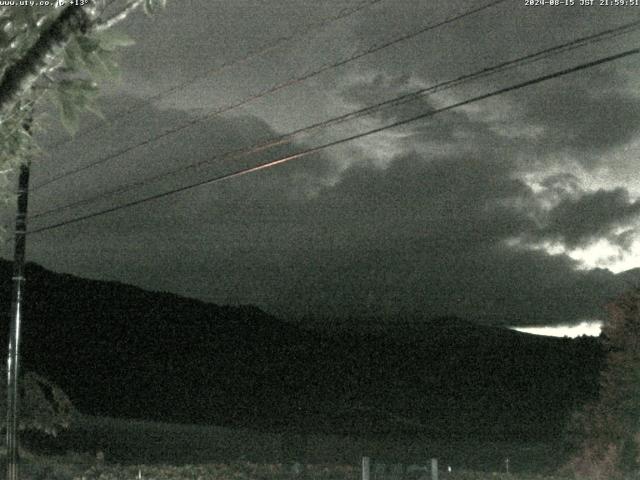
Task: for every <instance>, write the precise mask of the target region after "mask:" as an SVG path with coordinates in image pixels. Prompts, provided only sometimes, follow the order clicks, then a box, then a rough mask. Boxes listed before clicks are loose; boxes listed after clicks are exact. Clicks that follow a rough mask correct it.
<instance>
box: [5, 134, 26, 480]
mask: <svg viewBox="0 0 640 480" xmlns="http://www.w3.org/2000/svg"><path fill="white" fill-rule="evenodd" d="M25 129H26V130H29V125H28V124H27V125H25ZM29 167H30V161H29V160H27V161H26V162H25V163H23V164H22V165H20V177H19V180H18V205H17V212H16V229H15V245H14V254H13V277H12V282H13V297H12V301H11V326H10V330H9V350H8V352H7V477H6V478H7V480H18V479H19V469H18V466H19V461H20V459H19V454H18V427H19V423H18V374H19V360H20V356H19V346H20V323H21V321H22V294H23V288H24V280H25V278H24V257H25V251H26V240H27V239H26V237H27V200H28V195H29Z"/></svg>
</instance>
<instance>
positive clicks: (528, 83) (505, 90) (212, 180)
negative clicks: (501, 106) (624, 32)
mask: <svg viewBox="0 0 640 480" xmlns="http://www.w3.org/2000/svg"><path fill="white" fill-rule="evenodd" d="M638 53H640V48H634V49H631V50H626V51H624V52H621V53H618V54H615V55H610V56H607V57H604V58H599V59H598V60H593V61H590V62H587V63H582V64H580V65H577V66H574V67H571V68H566V69H564V70H559V71H556V72H554V73H550V74H547V75H543V76H539V77H536V78H534V79H532V80H527V81H524V82H520V83H517V84H514V85H510V86H508V87H503V88H500V89H497V90H494V91H492V92H489V93H484V94H482V95H477V96H475V97H472V98H470V99H467V100H463V101H460V102H456V103H453V104H451V105H448V106H446V107H442V108H438V109H434V110H430V111H428V112H423V113H421V114H419V115H415V116H413V117H411V118H407V119H403V120H399V121H397V122H394V123H391V124H389V125H385V126H383V127H378V128H374V129H371V130H368V131H366V132H363V133H358V134H356V135H351V136H349V137H345V138H342V139H340V140H334V141H332V142H328V143H325V144H323V145H319V146H316V147H312V148H308V149H306V150H303V151H300V152H298V153H294V154H291V155H287V156H285V157H281V158H278V159H275V160H270V161H267V162H264V163H261V164H258V165H255V166H253V167H250V168H243V169H240V170H237V171H235V172H231V173H227V174H224V175H219V176H216V177H212V178H208V179H206V180H201V181H199V182H196V183H192V184H189V185H186V186H182V187H179V188H174V189H171V190H167V191H165V192H161V193H157V194H154V195H151V196H148V197H144V198H141V199H137V200H133V201H130V202H127V203H124V204H121V205H117V206H113V207H109V208H106V209H103V210H100V211H97V212H93V213H89V214H86V215H81V216H78V217H74V218H71V219H67V220H64V221H61V222H57V223H54V224H51V225H47V226H44V227H41V228H38V229H35V230H30V231H29V232H28V233H29V234H36V233H41V232H45V231H49V230H53V229H56V228H60V227H63V226H66V225H71V224H73V223H77V222H80V221H83V220H88V219H90V218H96V217H99V216H102V215H106V214H108V213H112V212H116V211H118V210H123V209H126V208H130V207H133V206H136V205H140V204H143V203H147V202H151V201H153V200H158V199H161V198H164V197H168V196H170V195H174V194H177V193H180V192H184V191H187V190H191V189H193V188H196V187H200V186H203V185H210V184H214V183H218V182H221V181H224V180H230V179H232V178H236V177H240V176H242V175H246V174H249V173H254V172H257V171H260V170H264V169H267V168H271V167H274V166H277V165H282V164H284V163H287V162H290V161H293V160H298V159H300V158H303V157H307V156H309V155H311V154H314V153H318V152H320V151H322V150H325V149H327V148H330V147H334V146H337V145H340V144H343V143H347V142H351V141H353V140H358V139H361V138H365V137H368V136H370V135H374V134H376V133H380V132H382V131H385V130H389V129H392V128H396V127H399V126H402V125H407V124H409V123H412V122H415V121H417V120H421V119H424V118H428V117H432V116H434V115H436V114H438V113H442V112H446V111H449V110H452V109H454V108H458V107H462V106H464V105H468V104H470V103H475V102H479V101H481V100H485V99H488V98H491V97H495V96H498V95H502V94H505V93H508V92H512V91H515V90H519V89H522V88H525V87H528V86H531V85H535V84H538V83H542V82H545V81H548V80H551V79H554V78H558V77H562V76H565V75H569V74H571V73H575V72H578V71H581V70H586V69H588V68H592V67H595V66H597V65H602V64H605V63H609V62H612V61H615V60H619V59H622V58H625V57H629V56H631V55H637V54H638Z"/></svg>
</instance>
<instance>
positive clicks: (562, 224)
mask: <svg viewBox="0 0 640 480" xmlns="http://www.w3.org/2000/svg"><path fill="white" fill-rule="evenodd" d="M525 2H526V0H509V1H505V2H502V3H499V4H497V5H495V6H493V7H490V8H487V9H484V10H482V11H479V12H477V13H475V14H472V15H468V16H465V17H464V18H461V19H459V20H456V21H451V22H449V23H447V24H445V25H442V26H440V27H438V28H433V29H431V30H429V31H426V32H424V33H423V34H421V35H417V36H414V37H413V38H410V39H407V40H405V41H400V42H396V43H394V44H393V45H391V46H389V47H388V48H384V49H381V50H379V51H377V52H375V53H372V54H369V55H365V56H362V57H361V58H359V59H358V60H355V61H350V62H347V63H344V64H343V65H341V66H338V67H331V68H326V69H325V71H324V72H323V73H321V74H318V75H313V76H311V77H310V78H308V79H307V80H305V81H300V82H293V84H292V85H289V86H287V87H282V88H278V89H277V91H275V92H273V93H271V94H268V95H264V96H262V97H261V98H258V99H256V100H254V101H250V102H246V103H245V104H244V105H243V106H242V107H240V108H235V109H233V110H230V111H228V112H225V113H224V114H222V115H209V116H208V117H206V118H204V119H203V117H205V116H206V115H207V114H211V113H212V112H216V111H218V110H221V109H225V107H228V106H229V105H233V104H236V103H239V102H242V101H243V100H244V99H246V98H247V97H251V96H255V95H256V94H260V93H261V92H264V91H266V90H269V89H273V88H274V87H277V86H278V85H281V84H283V83H285V82H287V81H288V80H289V79H292V78H299V77H303V76H308V74H309V73H310V72H314V71H317V70H319V69H321V68H323V67H327V66H331V65H333V64H336V63H340V62H341V61H342V60H344V59H348V58H350V57H353V56H356V55H358V54H359V53H361V52H365V51H367V50H368V49H372V48H373V47H374V46H376V45H382V44H385V43H389V42H391V41H392V40H394V39H397V38H399V37H402V36H405V35H407V34H410V33H411V32H415V31H417V30H419V29H421V28H423V27H425V26H428V25H433V24H437V23H439V22H442V21H443V20H446V19H450V18H452V17H455V16H456V15H459V14H461V13H463V12H465V11H467V10H470V9H473V8H476V9H477V8H478V7H479V6H481V5H483V4H486V3H489V2H482V3H480V2H476V1H473V2H471V1H459V0H457V1H451V0H448V1H439V0H438V1H435V0H434V1H429V2H424V1H418V0H382V1H378V2H370V1H362V0H354V1H347V0H327V1H323V2H316V1H310V0H273V1H269V2H265V1H263V0H237V1H233V2H222V1H207V0H201V1H196V0H188V1H178V0H174V1H170V2H168V7H167V9H166V11H164V12H161V13H159V14H157V15H156V16H154V17H152V18H148V17H145V16H144V15H143V14H142V13H137V14H135V15H133V16H132V17H131V18H130V19H129V20H127V22H126V23H125V24H123V25H122V27H121V30H122V31H126V32H127V33H128V34H129V35H130V36H131V37H133V38H134V39H135V40H136V45H135V46H133V47H129V48H126V49H124V50H123V51H122V53H121V61H120V63H121V66H122V79H121V81H120V83H113V82H109V81H107V82H106V83H105V84H104V87H103V95H102V97H101V99H100V102H99V105H100V107H101V109H102V111H103V113H104V115H105V117H106V118H107V121H106V122H105V121H103V120H100V119H98V118H97V117H95V116H91V115H89V114H88V115H87V116H86V117H84V119H83V124H82V125H81V127H80V131H79V132H78V133H77V134H76V136H75V137H74V138H73V139H71V138H70V137H69V135H68V134H67V133H65V132H64V130H63V129H62V127H61V126H60V125H59V123H58V122H57V121H56V120H55V119H53V118H52V119H51V120H50V121H49V123H48V125H49V126H50V128H49V132H48V133H42V134H39V141H40V144H41V146H42V147H43V152H44V153H43V155H42V156H39V157H37V158H36V159H34V162H33V168H32V185H33V186H34V187H35V188H34V192H33V194H32V196H31V200H30V201H31V203H30V214H31V215H32V220H31V221H30V225H31V227H32V228H33V229H37V228H40V227H46V226H48V225H52V224H54V223H57V222H60V221H64V220H67V219H70V218H74V217H77V216H81V215H84V214H87V213H90V212H94V211H98V210H101V209H105V208H108V207H110V206H114V205H119V204H123V203H126V202H129V201H132V200H135V199H139V198H143V197H145V196H149V195H152V194H155V193H158V192H162V191H165V190H170V189H173V188H177V187H180V186H183V185H188V184H191V183H195V182H197V181H198V180H202V179H206V178H209V177H215V176H218V175H223V174H225V173H229V172H232V171H234V170H237V169H239V168H243V167H249V166H252V165H256V164H258V163H260V162H264V161H266V160H268V159H277V158H280V157H282V156H285V155H289V154H292V153H295V152H298V151H301V150H305V149H308V148H312V147H314V146H317V145H321V144H324V143H328V142H331V141H334V140H338V139H341V138H344V137H348V136H350V135H354V134H357V133H360V132H365V131H367V130H371V129H374V128H377V127H381V126H384V125H388V124H391V123H394V122H396V121H400V120H402V119H406V118H409V117H412V116H415V115H417V114H419V113H421V112H427V111H429V110H431V109H434V108H435V109H437V108H442V107H446V106H447V105H451V104H454V103H457V102H461V101H464V100H466V99H469V98H472V97H474V96H478V95H482V94H484V93H487V92H491V91H494V90H496V89H501V88H504V87H507V86H510V85H514V84H517V83H520V82H524V81H527V80H530V79H534V78H536V77H540V76H543V75H547V74H550V73H553V72H556V71H559V70H563V69H567V68H570V67H573V66H576V65H579V64H582V63H585V62H589V61H593V60H596V59H598V58H602V57H606V56H608V55H613V54H615V53H619V52H623V51H626V50H629V49H631V48H636V47H637V46H638V39H639V37H640V35H639V34H638V31H637V30H631V31H630V33H627V34H623V35H619V36H615V37H613V38H609V39H607V40H605V41H601V42H587V43H586V45H583V46H581V47H580V48H576V49H573V50H567V51H565V52H562V53H559V54H555V55H553V56H547V57H545V58H543V59H541V60H540V61H537V62H529V63H526V64H523V65H518V66H517V68H510V69H508V70H506V71H504V72H501V73H497V74H495V75H484V76H483V77H482V78H478V79H475V80H474V81H469V82H460V83H459V84H457V85H455V86H454V87H453V88H449V89H441V90H440V91H438V92H436V93H434V94H432V95H428V96H422V97H419V98H418V99H417V100H415V101H413V102H410V103H407V104H403V105H400V106H397V107H394V108H386V109H382V110H379V111H375V112H373V113H372V114H370V115H368V116H365V117H359V118H357V119H355V120H352V121H349V122H345V123H342V124H340V125H337V126H334V127H331V128H325V129H320V130H319V131H317V132H314V133H313V134H305V135H300V136H297V137H295V138H294V139H293V141H291V142H289V143H288V144H285V145H281V146H278V147H276V148H274V149H271V150H269V151H267V152H261V153H259V154H256V155H250V156H244V157H241V158H228V157H227V158H220V157H221V156H223V154H224V153H226V152H229V151H232V150H236V149H241V148H243V147H247V146H251V145H254V144H256V143H259V142H262V141H265V140H267V139H270V138H273V137H278V136H280V135H283V134H286V133H288V132H290V131H293V130H296V129H298V128H301V127H304V126H307V125H311V124H314V123H316V122H320V121H323V120H326V119H330V118H332V117H336V116H339V115H342V114H344V113H347V112H350V111H355V110H359V109H362V108H364V107H367V106H369V105H373V104H376V103H379V102H383V101H385V100H388V99H391V98H394V97H397V96H399V95H402V94H406V93H410V92H414V91H416V90H419V89H422V88H425V87H429V86H431V85H435V84H438V83H440V82H445V81H447V80H451V79H456V78H458V77H461V76H464V75H468V74H472V73H474V72H478V71H481V70H483V69H485V68H489V67H492V66H495V65H497V64H500V63H502V62H507V61H511V60H515V59H518V58H520V57H523V56H526V55H529V54H532V53H535V52H538V51H540V50H543V49H547V48H551V47H554V46H556V45H562V44H565V43H567V42H571V41H573V40H576V39H578V38H581V37H586V36H589V35H593V34H596V33H599V32H602V31H606V30H608V29H613V28H616V27H618V26H620V25H623V24H626V23H628V22H632V21H634V20H638V19H640V6H626V7H620V6H599V5H597V3H598V0H596V5H593V6H584V5H580V0H575V5H573V6H568V5H558V6H551V5H545V6H528V5H526V4H525ZM367 3H373V4H372V5H371V6H367V7H366V8H362V9H360V10H358V11H357V12H355V13H353V14H351V15H346V16H344V15H345V13H346V12H347V11H348V9H355V8H358V7H361V6H364V5H366V4H367ZM337 16H343V18H341V19H338V20H335V21H331V22H329V21H327V19H328V18H335V17H337ZM288 37H290V38H289V40H287V38H288ZM278 39H282V40H281V41H280V42H279V43H277V44H276V45H275V46H274V47H273V48H266V47H269V46H270V45H274V44H275V43H276V42H277V41H278ZM265 50H266V51H265ZM252 52H254V53H255V52H261V53H259V54H255V55H252V56H250V57H251V58H247V56H248V55H249V54H251V53H252ZM238 59H244V60H243V61H241V62H239V63H235V64H234V62H235V61H236V60H238ZM224 65H227V67H226V68H222V69H221V67H222V66H224ZM639 66H640V55H634V56H630V57H626V58H624V59H621V60H617V61H615V62H609V63H605V64H602V65H600V66H597V67H594V68H590V69H586V70H581V71H579V72H576V73H573V74H571V75H566V76H562V77H558V78H555V79H552V80H549V81H546V82H543V83H538V84H536V85H532V86H529V87H526V88H522V89H518V90H514V91H512V92H508V93H506V94H503V95H499V96H495V97H492V98H489V99H487V100H483V101H480V102H475V103H469V104H467V105H464V106H462V107H460V108H457V109H452V110H448V111H445V112H442V113H440V114H437V115H434V116H433V117H429V118H426V119H423V120H420V121H416V122H412V123H408V124H405V125H402V126H401V127H398V128H394V129H388V130H384V131H382V132H380V133H378V134H375V135H370V136H367V137H363V138H360V139H358V140H356V141H352V142H347V143H343V144H340V145H338V146H336V147H332V148H328V149H325V150H323V151H321V152H319V153H315V154H312V155H309V156H306V157H304V158H301V159H298V160H295V161H291V162H289V163H286V164H284V165H280V166H277V167H273V168H270V169H267V170H263V171H260V172H256V173H253V174H250V175H244V176H241V177H238V178H233V179H230V180H228V181H224V182H220V183H216V184H214V185H204V186H200V187H197V188H193V189H189V190H186V191H184V192H182V193H178V194H175V195H170V196H167V197H165V198H162V199H159V200H156V201H152V202H146V203H144V204H141V205H138V206H134V207H131V208H126V209H122V210H119V211H117V212H113V213H110V214H106V215H102V216H98V217H96V218H93V219H90V220H86V221H82V222H77V223H73V224H69V225H67V226H64V227H61V228H57V229H51V230H48V231H44V232H42V233H39V234H34V235H32V236H31V237H30V238H29V240H28V247H27V248H28V250H27V252H28V259H29V260H30V261H34V262H37V263H40V264H42V265H43V266H45V267H47V268H50V269H52V270H55V271H59V272H67V273H71V274H75V275H80V276H84V277H88V278H95V279H108V280H117V281H121V282H125V283H131V284H135V285H138V286H141V287H143V288H146V289H151V290H161V291H170V292H174V293H177V294H180V295H185V296H188V297H194V298H199V299H204V300H207V301H212V302H216V303H222V304H225V303H230V302H231V303H236V302H239V303H251V304H254V305H257V306H260V307H262V308H264V309H265V310H267V311H268V312H271V313H274V314H277V315H280V316H282V317H283V318H288V319H295V318H298V317H302V316H305V315H313V316H316V317H323V316H325V317H326V316H334V317H347V316H371V315H375V316H386V317H394V316H395V317H397V316H404V317H407V316H411V317H414V316H424V317H433V316H439V315H459V316H461V317H464V318H467V319H471V320H476V321H478V322H481V323H483V324H487V325H527V326H530V325H555V324H574V323H579V322H582V321H591V320H598V319H602V318H603V316H604V315H603V310H602V306H603V305H604V304H605V303H607V301H609V300H610V299H611V298H612V297H614V296H615V295H617V294H618V293H620V292H622V291H623V290H625V289H626V288H628V287H630V286H632V285H634V284H635V282H636V281H637V280H638V279H639V278H640V270H634V269H637V268H638V267H640V240H639V239H638V228H639V227H640V224H639V222H638V220H639V215H640V202H639V201H638V197H639V196H640V176H639V174H638V171H639V170H638V169H639V168H640V167H639V166H638V162H637V156H638V152H639V151H640V94H639V90H638V87H639V86H640V80H639V79H640V76H638V67H639ZM194 79H197V80H195V81H194ZM163 92H164V93H163ZM150 97H153V99H152V100H148V99H149V98H150ZM127 111H130V112H129V113H128V114H124V112H127ZM54 116H55V115H53V114H52V117H54ZM198 119H202V120H198ZM196 120H198V121H196ZM182 125H188V127H185V128H181V129H179V130H178V131H176V132H175V133H173V134H167V135H164V136H163V137H162V138H160V139H158V140H155V141H148V142H146V143H145V144H144V145H142V146H139V147H136V148H131V149H130V151H128V152H127V153H125V154H122V155H120V156H118V157H117V158H114V159H112V160H109V161H104V162H101V163H100V165H99V166H95V167H92V168H87V169H85V170H83V171H81V172H79V173H77V174H74V175H66V176H65V177H64V178H63V179H61V180H58V181H55V182H52V183H48V184H47V185H44V186H42V187H40V188H38V186H39V185H41V184H42V183H44V182H47V181H49V180H50V179H52V178H55V177H58V176H59V175H61V174H63V173H65V172H67V171H69V170H73V169H77V168H78V167H79V166H82V165H88V164H91V163H94V162H96V161H98V160H100V159H101V158H104V157H105V156H107V155H113V154H115V153H117V152H118V151H120V150H122V149H123V148H127V147H131V146H134V145H136V144H139V143H141V142H145V141H147V140H148V139H151V138H153V137H156V136H158V135H160V134H162V133H163V132H166V131H168V130H172V129H178V127H180V126H182ZM61 142H62V143H61ZM215 157H218V158H215ZM209 159H213V160H212V161H211V162H210V163H205V164H202V165H200V166H199V167H198V168H191V169H186V170H183V171H181V172H180V173H179V174H175V175H170V176H167V177H165V178H162V179H161V180H158V181H156V182H153V183H149V184H145V185H144V186H142V187H141V188H137V189H134V190H129V191H127V192H121V193H120V194H118V195H114V196H109V197H107V198H103V199H101V200H100V201H97V202H95V203H92V204H89V205H76V206H74V207H71V208H69V209H65V210H61V211H59V212H56V213H53V214H49V215H46V216H41V217H34V216H35V215H37V214H38V213H40V212H43V211H46V210H49V209H51V208H54V207H58V206H63V205H66V204H68V203H71V202H75V201H78V200H82V199H85V198H88V197H92V196H94V195H96V194H99V193H101V192H104V191H108V190H112V189H114V188H116V187H119V186H122V185H128V184H130V183H132V182H136V181H141V180H143V179H146V178H149V177H152V176H155V175H158V174H160V173H163V172H168V171H172V170H174V169H176V168H178V167H181V166H186V165H188V164H193V163H198V162H205V161H206V160H209ZM11 214H12V208H11V207H6V208H5V214H4V218H6V219H7V220H6V221H7V222H10V218H11ZM5 248H6V252H7V253H5V256H6V257H10V255H11V254H10V245H7V246H6V247H5Z"/></svg>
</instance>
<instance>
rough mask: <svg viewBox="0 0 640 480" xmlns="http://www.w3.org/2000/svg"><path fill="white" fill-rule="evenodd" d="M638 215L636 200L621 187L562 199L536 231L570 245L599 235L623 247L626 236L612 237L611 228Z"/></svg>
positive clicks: (629, 223)
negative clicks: (541, 226) (543, 226)
mask: <svg viewBox="0 0 640 480" xmlns="http://www.w3.org/2000/svg"><path fill="white" fill-rule="evenodd" d="M639 215H640V202H639V201H632V200H631V199H630V198H629V192H627V190H625V189H624V188H617V189H615V190H597V191H595V192H587V193H583V194H582V195H580V196H579V197H577V198H575V197H573V198H565V199H563V200H562V201H561V202H560V203H559V204H558V205H557V206H555V207H554V208H553V209H552V210H551V211H550V212H549V214H548V219H547V222H546V226H545V228H543V229H542V230H541V231H539V232H538V233H539V234H540V235H541V236H542V237H546V238H548V239H552V240H556V241H560V242H562V243H564V244H565V245H566V246H567V247H570V248H575V247H578V246H586V245H588V244H589V243H591V242H593V241H594V240H598V239H600V238H608V239H609V240H613V241H616V243H617V242H620V244H621V245H622V246H623V245H625V244H628V242H629V239H628V236H627V235H622V236H616V235H615V232H614V230H615V229H616V228H619V227H629V226H633V225H635V223H636V221H637V219H638V216H639Z"/></svg>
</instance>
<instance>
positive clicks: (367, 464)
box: [362, 457, 371, 480]
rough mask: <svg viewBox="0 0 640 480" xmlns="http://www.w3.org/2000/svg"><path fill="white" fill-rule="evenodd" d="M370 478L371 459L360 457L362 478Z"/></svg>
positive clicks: (364, 479) (367, 479)
mask: <svg viewBox="0 0 640 480" xmlns="http://www.w3.org/2000/svg"><path fill="white" fill-rule="evenodd" d="M370 479H371V459H370V458H369V457H362V480H370Z"/></svg>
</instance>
